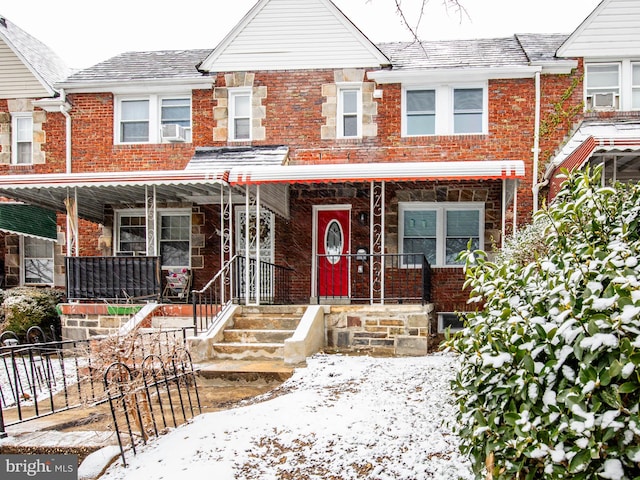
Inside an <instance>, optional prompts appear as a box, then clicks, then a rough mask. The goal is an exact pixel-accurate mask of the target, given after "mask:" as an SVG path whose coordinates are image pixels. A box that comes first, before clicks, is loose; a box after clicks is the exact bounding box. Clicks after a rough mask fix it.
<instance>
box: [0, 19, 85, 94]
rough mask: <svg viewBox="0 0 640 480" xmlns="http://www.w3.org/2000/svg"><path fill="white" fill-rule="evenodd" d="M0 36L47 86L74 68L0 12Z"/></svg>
mask: <svg viewBox="0 0 640 480" xmlns="http://www.w3.org/2000/svg"><path fill="white" fill-rule="evenodd" d="M0 36H1V37H4V39H5V41H6V42H7V43H8V44H9V45H10V46H12V47H13V48H14V49H15V51H16V52H17V53H18V55H20V56H22V58H23V60H24V61H25V62H27V63H28V64H29V66H30V67H31V68H32V69H33V70H34V71H35V72H36V73H37V74H38V75H39V76H40V77H41V79H42V81H44V82H45V83H46V84H47V87H49V88H50V89H52V90H53V89H54V87H53V86H54V84H55V83H56V82H59V81H60V80H63V79H64V78H66V77H67V76H68V75H69V74H70V73H71V72H72V70H71V69H70V68H69V67H68V66H67V65H66V64H65V62H64V61H63V60H62V59H61V58H60V57H59V56H58V55H57V54H56V53H55V52H54V51H53V50H51V49H50V48H49V47H47V46H46V45H45V44H44V43H42V42H41V41H40V40H38V39H37V38H35V37H32V36H31V35H29V34H28V33H27V32H25V31H24V30H22V29H21V28H19V27H18V26H17V25H15V24H14V23H11V22H10V21H9V20H7V19H6V18H5V17H4V16H3V15H1V14H0Z"/></svg>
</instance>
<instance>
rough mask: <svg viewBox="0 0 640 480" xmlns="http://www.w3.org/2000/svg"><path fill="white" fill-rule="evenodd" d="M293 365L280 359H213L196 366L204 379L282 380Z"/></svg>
mask: <svg viewBox="0 0 640 480" xmlns="http://www.w3.org/2000/svg"><path fill="white" fill-rule="evenodd" d="M294 370H295V367H294V366H292V365H285V363H284V361H282V360H214V361H211V362H209V363H207V364H204V365H200V366H198V375H199V376H200V377H201V378H203V379H204V380H205V381H216V380H222V381H231V382H243V381H244V382H256V381H263V382H266V383H271V382H278V383H279V382H284V381H285V380H287V379H288V378H289V377H291V375H293V372H294Z"/></svg>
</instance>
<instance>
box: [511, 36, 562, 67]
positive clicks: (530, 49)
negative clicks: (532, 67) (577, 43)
mask: <svg viewBox="0 0 640 480" xmlns="http://www.w3.org/2000/svg"><path fill="white" fill-rule="evenodd" d="M568 37H569V35H568V34H561V33H554V34H539V33H519V34H517V35H516V38H517V39H518V41H519V42H520V45H521V46H522V49H523V50H524V52H525V54H526V55H527V57H528V58H529V60H531V61H532V62H538V61H553V60H557V58H556V56H555V53H556V51H557V50H558V48H560V45H562V43H563V42H564V41H565V40H566V39H567V38H568Z"/></svg>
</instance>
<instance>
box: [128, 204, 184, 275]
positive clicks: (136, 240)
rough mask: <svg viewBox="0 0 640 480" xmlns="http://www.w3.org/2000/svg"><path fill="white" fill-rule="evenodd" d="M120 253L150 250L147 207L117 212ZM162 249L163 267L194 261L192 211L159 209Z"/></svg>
mask: <svg viewBox="0 0 640 480" xmlns="http://www.w3.org/2000/svg"><path fill="white" fill-rule="evenodd" d="M116 217H117V223H116V225H117V228H116V232H115V233H116V240H115V245H116V255H146V254H147V222H146V216H145V213H144V211H143V210H134V209H131V210H120V211H117V212H116ZM158 229H159V232H158V234H157V235H156V237H157V238H158V251H159V255H160V258H161V263H162V267H163V268H167V267H172V268H173V267H187V268H189V267H190V265H191V261H190V259H191V211H190V210H184V209H171V210H169V209H167V210H161V211H159V212H158Z"/></svg>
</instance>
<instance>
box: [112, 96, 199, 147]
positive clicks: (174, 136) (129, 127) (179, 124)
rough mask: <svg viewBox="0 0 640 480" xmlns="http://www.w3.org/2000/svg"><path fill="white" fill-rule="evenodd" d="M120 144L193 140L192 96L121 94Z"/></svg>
mask: <svg viewBox="0 0 640 480" xmlns="http://www.w3.org/2000/svg"><path fill="white" fill-rule="evenodd" d="M115 121H116V128H115V131H116V143H164V142H190V141H191V98H190V97H189V96H179V95H175V96H174V95H162V96H161V95H147V96H140V97H120V98H118V99H117V101H116V119H115Z"/></svg>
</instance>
